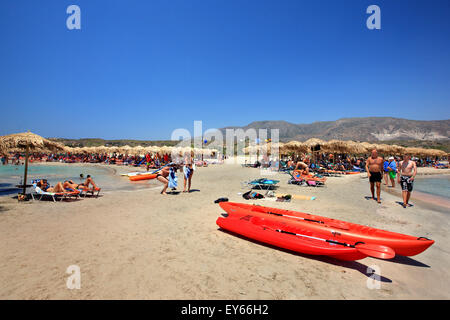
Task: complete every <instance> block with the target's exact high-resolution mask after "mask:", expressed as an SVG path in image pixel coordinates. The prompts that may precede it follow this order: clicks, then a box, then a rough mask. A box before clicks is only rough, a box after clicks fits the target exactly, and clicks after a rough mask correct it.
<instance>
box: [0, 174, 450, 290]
mask: <svg viewBox="0 0 450 320" xmlns="http://www.w3.org/2000/svg"><path fill="white" fill-rule="evenodd" d="M431 170H434V171H432V172H433V173H436V171H437V170H435V169H431ZM123 171H126V169H120V170H118V173H120V172H123ZM422 171H423V172H424V173H426V170H422ZM439 173H444V172H443V170H439ZM257 177H260V170H259V169H251V168H242V167H241V166H239V165H213V166H209V167H207V168H198V170H196V172H195V174H194V177H193V189H194V192H191V193H189V194H184V193H179V194H174V195H167V196H162V195H160V194H159V191H160V189H161V188H160V186H159V185H158V184H157V183H156V182H155V183H154V186H155V188H150V189H147V190H142V191H135V192H108V193H104V194H103V195H102V197H99V198H98V199H83V200H80V201H74V202H61V203H52V202H49V201H45V202H28V203H18V202H17V200H14V199H11V198H10V197H0V243H1V246H0V299H448V298H450V290H449V289H448V288H449V287H450V271H449V268H448V265H449V264H450V249H449V247H448V246H449V242H448V240H449V237H448V230H449V221H450V220H449V215H448V212H442V210H441V211H439V210H434V209H433V208H432V207H429V206H427V205H426V204H425V203H421V204H415V203H414V194H413V197H412V203H413V204H415V206H413V207H411V208H407V209H403V208H402V207H401V206H400V205H399V204H398V203H397V202H399V201H400V199H399V198H398V196H397V195H395V194H391V193H388V192H385V191H383V192H382V204H381V205H379V204H377V203H376V202H375V201H373V200H367V199H366V198H365V197H366V196H369V186H368V181H367V178H366V175H364V174H363V175H351V176H345V177H336V178H329V179H328V181H327V186H326V187H324V188H308V187H300V186H295V185H288V184H287V180H288V175H286V174H276V175H274V176H273V178H275V179H279V180H281V182H280V188H279V192H280V193H295V194H305V195H314V196H316V197H317V199H316V200H314V201H302V200H293V201H292V202H290V203H279V202H269V201H262V200H258V202H256V201H253V202H254V203H258V204H261V205H266V206H273V207H279V208H286V209H293V210H301V211H304V212H309V213H315V214H319V215H324V216H329V217H332V218H338V219H343V220H348V221H352V222H355V223H360V224H366V225H370V226H372V227H377V228H383V229H387V230H391V231H395V232H401V233H407V234H412V235H416V236H426V237H429V238H432V239H434V240H436V243H435V244H434V245H433V246H432V247H431V248H429V249H428V250H427V251H425V252H424V253H422V254H420V255H417V256H415V257H411V258H406V257H396V258H395V259H394V260H393V261H384V260H378V259H374V258H365V259H363V260H359V261H356V262H341V261H338V260H334V259H331V258H326V257H311V256H305V255H299V254H294V253H290V252H286V251H281V250H277V249H274V248H271V247H267V246H265V245H261V244H258V243H255V242H251V241H247V240H244V239H242V238H239V237H236V236H234V235H231V234H229V233H226V232H223V231H220V230H218V227H217V226H216V224H215V221H216V219H217V217H218V216H219V215H220V213H221V212H222V211H221V209H220V208H219V206H218V205H217V204H214V203H213V202H214V200H215V199H217V198H219V197H228V198H229V199H230V201H239V202H246V200H244V199H243V198H242V196H241V195H239V194H238V193H239V192H241V193H242V192H245V191H247V189H245V188H242V187H241V182H242V181H244V180H246V179H250V178H257ZM180 182H181V183H182V179H181V174H180V175H179V183H180ZM70 265H77V266H79V267H80V271H81V288H80V289H68V288H67V286H66V281H67V278H68V277H69V275H68V274H66V269H67V268H68V267H69V266H70ZM369 267H372V268H374V269H377V270H379V274H380V275H381V281H378V282H374V284H375V287H378V285H379V288H372V289H371V288H369V287H368V285H367V283H368V282H370V283H372V282H371V278H369V276H370V274H371V273H370V272H369V273H368V268H369Z"/></svg>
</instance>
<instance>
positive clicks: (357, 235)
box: [219, 202, 434, 256]
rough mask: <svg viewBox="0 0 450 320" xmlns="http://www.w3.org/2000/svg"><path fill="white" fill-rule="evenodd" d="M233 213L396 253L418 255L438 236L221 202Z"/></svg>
mask: <svg viewBox="0 0 450 320" xmlns="http://www.w3.org/2000/svg"><path fill="white" fill-rule="evenodd" d="M219 204H220V206H221V207H222V209H224V210H225V211H226V212H227V213H228V214H229V215H231V216H232V215H233V214H237V215H238V216H243V215H244V216H245V215H252V216H255V217H259V218H264V219H270V220H273V221H277V222H285V223H286V222H287V221H288V223H289V225H291V226H295V227H297V228H301V229H306V230H309V231H311V232H313V233H314V234H319V235H321V237H325V238H327V239H333V240H337V241H342V242H348V243H357V242H363V243H365V244H377V245H382V246H386V247H389V248H392V249H393V250H394V251H395V253H396V254H398V255H402V256H414V255H416V254H419V253H421V252H423V251H425V250H426V249H427V248H428V247H430V246H431V245H432V244H433V243H434V240H430V239H428V238H425V237H413V236H409V235H405V234H400V233H395V232H390V231H385V230H381V229H375V228H371V227H368V226H363V225H359V224H355V223H351V222H346V221H341V220H335V219H330V218H326V217H321V216H316V215H311V214H308V213H303V212H297V211H290V210H283V209H276V208H268V207H262V206H257V205H251V204H244V203H235V202H220V203H219Z"/></svg>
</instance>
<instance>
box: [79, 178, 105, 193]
mask: <svg viewBox="0 0 450 320" xmlns="http://www.w3.org/2000/svg"><path fill="white" fill-rule="evenodd" d="M89 185H92V188H93V189H96V190H98V189H100V188H99V187H97V185H96V184H95V182H94V180H92V178H91V176H90V175H87V178H86V180H85V181H84V182H83V183H82V184H80V185H79V186H82V187H85V188H89Z"/></svg>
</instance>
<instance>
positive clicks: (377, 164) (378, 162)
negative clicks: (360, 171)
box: [366, 149, 383, 203]
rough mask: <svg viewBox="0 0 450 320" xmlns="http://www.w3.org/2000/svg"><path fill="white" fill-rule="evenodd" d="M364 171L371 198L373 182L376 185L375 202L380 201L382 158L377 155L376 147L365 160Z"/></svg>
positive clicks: (373, 190) (373, 196)
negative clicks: (367, 179)
mask: <svg viewBox="0 0 450 320" xmlns="http://www.w3.org/2000/svg"><path fill="white" fill-rule="evenodd" d="M366 171H367V176H368V177H369V182H370V191H371V192H372V199H374V200H375V184H376V187H377V202H378V203H381V197H380V193H381V179H382V178H383V158H382V157H379V156H378V152H377V150H376V149H373V150H372V154H371V156H370V157H369V158H368V159H367V161H366Z"/></svg>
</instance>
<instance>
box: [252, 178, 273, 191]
mask: <svg viewBox="0 0 450 320" xmlns="http://www.w3.org/2000/svg"><path fill="white" fill-rule="evenodd" d="M278 182H280V181H279V180H271V179H266V178H261V179H256V180H252V181H245V182H243V184H244V185H245V187H251V188H252V189H261V190H271V189H275V188H277V187H278V186H277V183H278Z"/></svg>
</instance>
